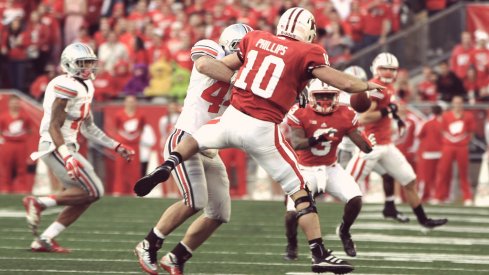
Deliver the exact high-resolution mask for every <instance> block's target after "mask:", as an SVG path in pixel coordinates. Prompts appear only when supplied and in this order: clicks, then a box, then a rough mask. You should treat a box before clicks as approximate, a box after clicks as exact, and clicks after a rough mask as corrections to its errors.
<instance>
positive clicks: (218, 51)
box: [190, 39, 224, 61]
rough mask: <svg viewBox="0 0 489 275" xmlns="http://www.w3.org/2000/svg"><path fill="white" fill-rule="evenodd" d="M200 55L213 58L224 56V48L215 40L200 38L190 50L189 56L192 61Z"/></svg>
mask: <svg viewBox="0 0 489 275" xmlns="http://www.w3.org/2000/svg"><path fill="white" fill-rule="evenodd" d="M202 56H209V57H212V58H214V59H221V58H223V57H224V50H223V49H222V48H221V46H219V44H217V43H216V42H214V41H212V40H208V39H204V40H200V41H198V42H197V43H195V45H194V46H193V47H192V49H191V50H190V58H191V59H192V61H195V60H197V59H199V57H202Z"/></svg>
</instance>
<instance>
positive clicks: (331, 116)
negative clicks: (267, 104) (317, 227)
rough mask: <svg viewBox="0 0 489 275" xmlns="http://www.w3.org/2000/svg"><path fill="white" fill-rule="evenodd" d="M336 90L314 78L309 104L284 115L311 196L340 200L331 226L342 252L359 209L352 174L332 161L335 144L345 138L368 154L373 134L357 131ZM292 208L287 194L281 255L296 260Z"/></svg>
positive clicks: (349, 246) (350, 246) (348, 248)
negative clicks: (341, 211) (334, 224)
mask: <svg viewBox="0 0 489 275" xmlns="http://www.w3.org/2000/svg"><path fill="white" fill-rule="evenodd" d="M339 92H340V91H339V90H338V89H336V88H334V87H331V86H328V85H326V84H324V82H321V81H320V80H318V79H314V80H312V81H311V84H310V86H309V87H308V93H309V104H308V106H306V108H299V106H298V105H294V107H292V109H291V110H290V111H289V113H288V115H287V123H288V124H289V125H290V127H291V135H290V136H291V143H292V147H293V148H294V149H295V150H296V153H297V156H298V160H299V165H300V169H301V172H302V174H303V175H304V177H305V178H306V179H307V187H308V189H309V191H311V194H312V195H313V196H317V195H319V194H322V193H328V194H330V195H332V196H334V197H336V198H338V199H340V200H341V201H343V202H345V209H344V214H343V221H342V223H341V225H340V226H339V227H338V228H337V234H338V235H339V237H340V239H341V241H342V243H343V248H344V249H345V252H346V254H347V255H348V256H351V257H355V256H356V254H357V253H356V250H355V244H354V243H353V241H352V239H351V235H350V227H351V226H352V224H353V222H354V221H355V219H356V218H357V216H358V214H359V213H360V209H361V208H362V192H361V191H360V188H359V186H358V184H357V183H356V182H355V180H354V179H353V177H352V176H351V175H350V174H348V173H346V171H345V170H344V169H343V168H342V167H341V165H339V163H338V162H337V157H336V152H337V149H338V144H339V143H340V142H341V140H342V139H343V137H344V136H348V137H349V138H350V139H351V141H352V142H353V143H354V144H355V145H357V146H358V147H359V148H360V149H361V150H362V151H363V152H365V153H369V152H370V151H372V147H373V146H374V145H375V136H374V135H373V134H371V135H370V137H369V139H367V138H366V137H364V136H363V135H362V133H361V132H360V131H359V130H358V117H357V115H356V113H355V111H353V110H352V109H351V108H349V107H347V106H345V105H341V106H340V103H339ZM296 216H297V212H296V210H295V207H294V203H293V201H292V199H291V198H290V197H288V199H287V212H286V214H285V231H286V233H285V235H286V236H287V241H288V244H287V248H286V254H285V256H284V259H286V260H295V259H297V218H296Z"/></svg>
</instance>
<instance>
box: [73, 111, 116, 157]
mask: <svg viewBox="0 0 489 275" xmlns="http://www.w3.org/2000/svg"><path fill="white" fill-rule="evenodd" d="M80 131H81V133H82V135H83V136H85V137H86V138H87V139H88V140H90V141H93V142H95V143H97V144H100V145H102V146H104V147H106V148H110V149H114V148H115V147H116V146H117V145H118V144H119V142H117V141H115V140H114V139H112V138H110V137H109V136H107V135H106V134H105V133H104V132H103V131H102V130H101V129H100V128H99V127H98V126H97V125H95V123H94V122H93V117H92V114H91V113H90V115H88V117H87V118H86V119H85V120H84V121H83V124H82V126H81V128H80Z"/></svg>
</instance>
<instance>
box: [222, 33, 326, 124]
mask: <svg viewBox="0 0 489 275" xmlns="http://www.w3.org/2000/svg"><path fill="white" fill-rule="evenodd" d="M238 48H239V52H238V55H239V57H240V59H241V60H242V61H243V66H241V68H240V70H239V72H238V75H237V79H236V82H235V83H234V86H235V87H234V88H233V94H232V101H231V104H232V105H233V106H234V107H235V108H236V109H238V110H240V111H242V112H243V113H246V114H248V115H250V116H252V117H254V118H257V119H260V120H265V121H271V122H274V123H276V124H280V123H281V122H282V120H283V118H284V116H285V114H286V113H287V112H288V111H289V109H290V107H292V105H293V104H294V102H295V99H296V97H297V94H298V93H299V92H301V91H302V90H303V89H304V87H305V86H306V84H307V81H308V80H310V79H311V78H313V75H312V74H311V71H312V70H313V69H314V68H317V67H322V66H329V62H328V55H327V54H326V51H325V50H324V49H323V48H322V47H321V46H319V45H316V44H310V43H305V42H300V41H297V40H293V39H290V38H286V37H283V36H275V35H272V34H270V33H268V32H263V31H253V32H249V33H248V34H246V35H245V36H244V37H243V39H242V40H241V42H240V44H239V47H238Z"/></svg>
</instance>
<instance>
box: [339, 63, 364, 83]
mask: <svg viewBox="0 0 489 275" xmlns="http://www.w3.org/2000/svg"><path fill="white" fill-rule="evenodd" d="M343 72H344V73H347V74H349V75H353V76H354V77H356V78H358V79H360V80H363V81H367V73H366V72H365V70H364V69H362V67H360V66H350V67H348V68H346V69H345V70H344V71H343Z"/></svg>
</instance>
